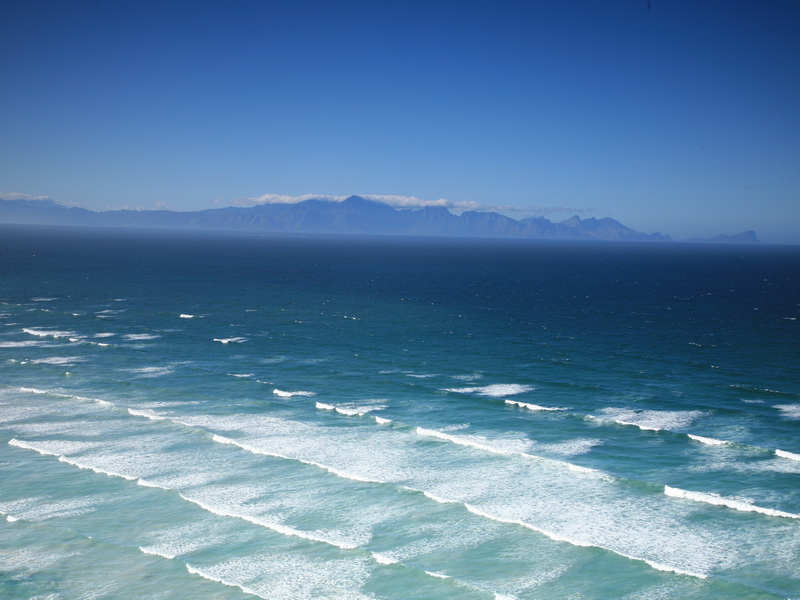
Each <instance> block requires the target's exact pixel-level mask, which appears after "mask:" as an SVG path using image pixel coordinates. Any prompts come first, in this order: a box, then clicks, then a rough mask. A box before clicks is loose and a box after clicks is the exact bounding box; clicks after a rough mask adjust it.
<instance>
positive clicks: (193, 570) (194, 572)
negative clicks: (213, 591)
mask: <svg viewBox="0 0 800 600" xmlns="http://www.w3.org/2000/svg"><path fill="white" fill-rule="evenodd" d="M186 570H187V571H189V573H191V574H192V575H197V576H199V577H202V578H203V579H208V580H209V581H213V582H214V583H221V584H222V585H227V586H228V587H235V588H239V589H240V590H242V591H243V592H244V593H245V594H252V595H253V596H258V597H259V598H264V599H265V600H268V597H267V596H262V595H261V594H259V593H258V592H256V591H255V590H253V589H251V588H248V587H245V586H243V585H241V584H239V583H235V582H232V581H227V580H225V579H222V578H221V577H215V576H214V575H211V574H209V573H206V572H204V571H203V570H202V569H200V568H199V567H195V566H193V565H191V564H189V563H186Z"/></svg>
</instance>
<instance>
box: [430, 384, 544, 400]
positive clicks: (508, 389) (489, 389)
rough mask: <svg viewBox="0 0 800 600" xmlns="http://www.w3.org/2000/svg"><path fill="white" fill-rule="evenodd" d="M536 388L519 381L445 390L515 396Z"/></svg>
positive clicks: (495, 395)
mask: <svg viewBox="0 0 800 600" xmlns="http://www.w3.org/2000/svg"><path fill="white" fill-rule="evenodd" d="M533 389H535V388H534V387H533V386H532V385H521V384H518V383H494V384H492V385H483V386H478V387H463V388H445V389H444V390H442V391H444V392H455V393H458V394H478V395H479V396H489V397H492V398H502V397H503V396H513V395H515V394H523V393H525V392H530V391H531V390H533Z"/></svg>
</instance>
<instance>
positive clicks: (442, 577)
mask: <svg viewBox="0 0 800 600" xmlns="http://www.w3.org/2000/svg"><path fill="white" fill-rule="evenodd" d="M425 574H426V575H430V576H431V577H436V578H437V579H452V577H451V576H450V575H445V574H444V573H437V572H435V571H425Z"/></svg>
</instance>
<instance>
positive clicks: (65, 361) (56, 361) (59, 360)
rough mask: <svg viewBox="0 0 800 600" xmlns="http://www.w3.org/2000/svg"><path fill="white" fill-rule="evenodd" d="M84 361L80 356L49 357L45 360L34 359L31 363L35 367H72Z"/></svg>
mask: <svg viewBox="0 0 800 600" xmlns="http://www.w3.org/2000/svg"><path fill="white" fill-rule="evenodd" d="M85 360H86V359H85V358H84V357H82V356H49V357H47V358H35V359H33V360H31V362H32V363H34V364H37V365H72V364H75V363H77V362H84V361H85Z"/></svg>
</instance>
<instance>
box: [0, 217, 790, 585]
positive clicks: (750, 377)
mask: <svg viewBox="0 0 800 600" xmlns="http://www.w3.org/2000/svg"><path fill="white" fill-rule="evenodd" d="M799 316H800V248H798V247H780V246H733V245H724V246H710V245H682V244H667V245H657V244H653V245H647V244H623V245H617V244H594V243H591V244H590V243H584V244H569V243H556V242H549V243H544V242H532V241H522V240H457V239H408V238H374V239H373V238H356V237H349V238H348V237H283V236H271V237H267V236H247V235H238V236H233V235H229V234H217V233H196V232H195V233H191V232H165V231H161V232H147V231H135V230H81V229H66V228H64V229H60V228H37V227H26V226H0V369H2V371H0V372H1V373H2V379H0V515H2V516H3V520H2V521H0V597H2V598H13V599H17V598H36V599H45V598H47V599H51V600H55V599H62V598H63V599H73V598H74V599H77V598H114V599H126V600H127V599H139V598H164V599H172V598H175V599H184V598H219V599H238V598H249V597H262V598H265V599H269V600H289V599H291V600H296V599H300V600H302V599H312V598H313V599H323V598H330V599H337V600H339V599H345V600H348V599H365V598H374V599H427V600H438V599H446V598H447V599H449V598H459V599H461V598H464V599H472V598H475V599H480V598H485V599H492V598H497V599H501V600H502V599H511V598H518V599H520V600H522V599H548V600H549V599H554V598H555V599H559V598H564V599H570V600H580V599H587V600H588V599H592V600H595V599H597V600H605V599H609V600H610V599H620V598H625V599H630V600H633V599H638V600H645V599H671V598H674V599H687V598H688V599H717V598H718V599H723V598H724V599H731V598H735V599H775V598H800V436H799V435H798V433H800V377H798V365H800V343H798V342H799V341H800V340H798V331H800V329H798V328H800V324H799V323H798V321H797V319H798V317H799Z"/></svg>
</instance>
